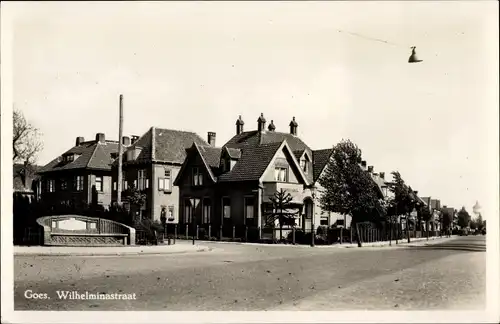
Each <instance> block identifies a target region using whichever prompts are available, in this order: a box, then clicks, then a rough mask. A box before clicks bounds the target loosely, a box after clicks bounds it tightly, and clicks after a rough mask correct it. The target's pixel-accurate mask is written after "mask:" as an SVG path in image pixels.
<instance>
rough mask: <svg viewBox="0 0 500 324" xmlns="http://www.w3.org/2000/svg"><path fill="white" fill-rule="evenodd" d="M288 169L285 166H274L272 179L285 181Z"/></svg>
mask: <svg viewBox="0 0 500 324" xmlns="http://www.w3.org/2000/svg"><path fill="white" fill-rule="evenodd" d="M287 171H288V169H287V168H282V167H276V168H275V169H274V180H276V181H281V182H287V181H288V179H287V178H288V172H287Z"/></svg>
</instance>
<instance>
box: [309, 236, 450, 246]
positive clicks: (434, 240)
mask: <svg viewBox="0 0 500 324" xmlns="http://www.w3.org/2000/svg"><path fill="white" fill-rule="evenodd" d="M456 237H457V235H452V236H451V237H446V236H443V237H439V236H434V237H429V240H428V241H427V238H426V237H421V238H412V239H411V240H410V243H408V239H402V240H398V244H396V241H395V240H393V241H392V245H391V247H408V246H425V245H432V244H438V243H443V242H446V241H449V240H453V239H455V238H456ZM318 247H337V248H357V247H358V243H357V242H356V243H343V244H335V245H330V246H328V245H327V246H324V245H323V246H318ZM362 247H389V241H383V242H370V243H363V246H362Z"/></svg>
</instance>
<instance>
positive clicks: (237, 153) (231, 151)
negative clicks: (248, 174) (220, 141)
mask: <svg viewBox="0 0 500 324" xmlns="http://www.w3.org/2000/svg"><path fill="white" fill-rule="evenodd" d="M224 149H225V150H226V152H227V154H228V155H229V157H230V158H231V159H235V160H237V159H239V158H240V157H241V150H240V149H237V148H231V147H227V146H226V147H224Z"/></svg>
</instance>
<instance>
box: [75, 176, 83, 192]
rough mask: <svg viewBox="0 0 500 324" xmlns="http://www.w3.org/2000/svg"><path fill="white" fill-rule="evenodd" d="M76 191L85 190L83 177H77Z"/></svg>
mask: <svg viewBox="0 0 500 324" xmlns="http://www.w3.org/2000/svg"><path fill="white" fill-rule="evenodd" d="M75 189H76V191H82V190H83V176H76V178H75Z"/></svg>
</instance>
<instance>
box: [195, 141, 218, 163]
mask: <svg viewBox="0 0 500 324" xmlns="http://www.w3.org/2000/svg"><path fill="white" fill-rule="evenodd" d="M198 150H199V151H200V153H201V155H202V156H203V159H205V162H206V163H207V164H208V166H209V167H210V168H218V167H219V164H220V155H221V152H222V148H220V147H213V146H202V145H198Z"/></svg>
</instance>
